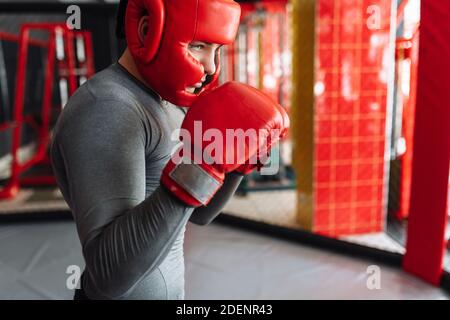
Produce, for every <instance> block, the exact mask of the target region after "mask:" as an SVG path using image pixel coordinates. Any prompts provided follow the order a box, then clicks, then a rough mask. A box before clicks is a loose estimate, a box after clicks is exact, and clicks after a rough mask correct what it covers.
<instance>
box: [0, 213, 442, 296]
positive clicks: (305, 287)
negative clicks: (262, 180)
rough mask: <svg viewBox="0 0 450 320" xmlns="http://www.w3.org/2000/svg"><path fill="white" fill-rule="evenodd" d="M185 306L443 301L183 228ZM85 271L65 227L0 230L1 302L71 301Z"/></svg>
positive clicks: (413, 287) (244, 235)
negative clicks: (72, 280) (72, 283)
mask: <svg viewBox="0 0 450 320" xmlns="http://www.w3.org/2000/svg"><path fill="white" fill-rule="evenodd" d="M185 257H186V299H448V298H449V296H448V295H447V294H446V293H445V292H444V291H443V290H441V289H439V288H435V287H433V286H430V285H428V284H427V283H425V282H423V281H421V280H419V279H417V278H415V277H413V276H410V275H408V274H406V273H404V272H402V271H401V270H400V269H398V268H395V267H388V266H383V265H379V267H380V268H381V288H380V289H378V290H377V289H374V290H369V289H368V288H367V279H368V273H367V268H368V266H370V265H371V264H372V263H371V262H370V261H367V260H363V259H356V258H351V257H349V256H345V255H339V254H335V253H332V252H329V251H322V250H318V249H316V248H311V247H306V246H302V245H299V244H294V243H290V242H287V241H283V240H279V239H274V238H271V237H268V236H264V235H259V234H254V233H251V232H248V231H244V230H240V229H235V228H232V227H228V226H224V225H220V224H215V223H213V224H211V225H209V226H206V227H200V226H196V225H192V224H189V225H188V229H187V231H186V241H185ZM70 265H78V266H80V267H83V259H82V256H81V248H80V245H79V242H78V238H77V234H76V231H75V225H74V223H73V222H71V221H51V222H49V221H45V222H44V221H43V222H26V223H25V222H24V223H2V224H0V299H72V296H73V291H72V290H69V289H67V287H66V280H67V277H68V276H69V275H68V274H67V273H66V270H67V268H68V266H70Z"/></svg>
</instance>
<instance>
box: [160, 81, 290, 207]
mask: <svg viewBox="0 0 450 320" xmlns="http://www.w3.org/2000/svg"><path fill="white" fill-rule="evenodd" d="M288 127H289V118H288V116H287V114H286V112H285V111H284V110H283V108H282V107H280V106H279V105H278V104H277V103H276V102H274V101H273V100H272V99H271V98H270V97H269V96H267V95H266V94H264V93H262V92H261V91H259V90H257V89H255V88H253V87H251V86H248V85H245V84H241V83H237V82H228V83H225V84H224V85H222V86H220V87H218V88H215V89H213V90H211V91H209V92H207V93H205V94H203V95H200V96H199V97H198V99H197V100H196V101H195V102H194V104H193V105H192V106H191V107H190V108H189V109H188V112H187V114H186V117H185V119H184V121H183V124H182V125H181V130H182V131H181V134H180V139H181V140H182V142H183V146H182V147H181V148H180V150H178V151H177V152H176V153H175V154H174V155H173V156H172V157H171V159H170V160H169V162H168V163H167V165H166V167H165V168H164V170H163V173H162V176H161V183H162V184H163V185H164V186H165V187H166V188H167V189H168V190H170V192H172V193H173V194H174V195H175V196H176V197H177V198H178V199H180V200H181V201H183V202H184V203H186V204H187V205H190V206H195V207H197V206H200V205H207V204H208V202H209V201H210V200H211V198H212V197H213V196H214V194H215V193H216V192H217V190H218V189H219V188H220V187H221V186H222V184H223V181H224V178H225V174H227V173H229V172H232V171H237V172H240V173H243V174H245V173H247V172H248V170H253V168H254V167H256V166H257V165H258V161H259V159H258V155H262V154H267V152H268V151H269V150H270V148H271V146H273V145H274V144H275V143H277V142H278V141H279V139H281V138H282V137H283V136H284V135H285V134H286V132H287V129H288ZM236 137H237V138H236ZM239 137H241V138H239ZM242 137H243V138H242ZM181 155H182V156H183V157H181Z"/></svg>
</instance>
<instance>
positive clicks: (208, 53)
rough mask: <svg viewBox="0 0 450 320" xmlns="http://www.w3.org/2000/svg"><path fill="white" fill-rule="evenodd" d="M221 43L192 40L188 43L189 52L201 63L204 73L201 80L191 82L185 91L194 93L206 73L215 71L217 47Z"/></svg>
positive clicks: (202, 81)
mask: <svg viewBox="0 0 450 320" xmlns="http://www.w3.org/2000/svg"><path fill="white" fill-rule="evenodd" d="M221 46H222V45H220V44H217V43H207V42H202V41H193V42H191V43H189V46H188V51H189V53H190V54H191V55H192V56H193V57H194V58H195V59H196V60H197V61H198V62H200V63H201V64H202V65H203V68H204V69H205V74H204V76H203V78H202V79H201V82H198V83H196V84H193V86H192V87H187V88H186V91H187V92H190V93H194V92H195V91H196V90H197V91H199V89H200V88H201V87H202V85H203V83H204V82H205V80H206V76H207V75H213V74H214V73H215V72H216V61H217V60H216V55H217V54H219V49H220V47H221Z"/></svg>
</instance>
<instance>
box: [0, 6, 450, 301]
mask: <svg viewBox="0 0 450 320" xmlns="http://www.w3.org/2000/svg"><path fill="white" fill-rule="evenodd" d="M237 2H239V3H240V5H241V8H242V16H241V25H240V28H239V32H238V35H237V37H236V40H235V42H234V44H233V45H230V46H228V47H225V48H224V49H223V50H221V55H222V56H221V63H222V73H221V76H220V82H222V83H223V82H225V81H229V80H237V81H240V82H244V83H248V84H250V85H252V86H254V87H257V88H259V89H261V90H263V91H265V92H266V93H268V94H269V95H271V96H272V97H273V98H274V99H275V100H277V101H278V102H279V103H280V105H282V106H283V107H284V108H286V110H287V111H288V113H289V114H290V117H291V123H292V125H291V130H290V133H289V136H288V138H287V139H286V140H285V141H283V142H282V143H281V144H280V145H279V146H277V149H276V150H275V151H276V152H274V153H278V152H279V154H281V157H280V158H278V157H275V156H274V157H273V158H272V159H271V160H272V161H277V162H279V163H278V165H279V166H280V170H279V171H278V173H277V174H275V175H270V176H265V175H261V174H259V173H258V172H255V173H252V174H251V175H250V176H248V177H246V178H245V180H244V181H243V182H242V184H241V185H240V187H239V189H238V191H237V193H236V195H235V196H234V198H233V199H232V200H231V201H230V202H229V203H228V205H227V206H226V207H225V209H224V211H223V213H222V214H221V216H220V217H219V218H218V219H217V221H216V222H214V223H213V224H212V225H211V226H208V227H198V226H193V225H190V226H189V229H188V233H187V238H186V244H185V247H186V259H187V269H186V272H187V274H186V277H187V278H186V279H187V280H186V281H187V282H186V286H187V297H186V298H192V299H197V298H198V299H204V298H208V297H209V298H213V299H214V298H224V299H227V298H247V299H299V298H306V299H309V298H325V299H328V298H338V299H340V298H343V299H346V298H368V299H371V298H374V299H379V298H380V299H381V298H387V299H390V298H392V299H404V298H406V299H408V298H412V299H414V298H431V299H434V298H437V299H440V298H444V299H446V298H448V296H447V293H445V291H444V290H448V288H449V283H450V282H449V279H450V278H449V274H448V272H450V253H449V249H448V248H449V245H448V239H449V236H450V231H449V230H450V229H449V227H448V224H447V223H448V188H449V186H450V184H449V174H448V164H449V149H450V147H449V137H450V135H449V133H450V132H449V127H448V125H449V119H450V114H449V111H445V107H446V108H447V109H449V108H448V105H447V104H448V102H450V101H449V100H448V97H447V94H448V93H447V92H450V90H449V91H447V90H445V88H446V87H445V85H446V84H445V81H443V80H444V79H445V78H444V77H445V75H446V74H448V73H446V71H447V70H446V69H445V68H442V69H440V68H439V66H440V64H439V63H441V64H443V65H445V63H443V62H442V61H443V60H445V59H444V58H440V60H439V61H437V60H433V59H430V58H429V57H433V56H434V55H433V52H436V55H437V56H439V55H441V56H444V57H445V54H446V53H449V54H450V52H447V51H450V50H449V49H448V48H446V46H445V45H444V46H443V47H442V46H441V44H442V43H445V39H448V36H450V34H449V33H447V31H448V30H447V29H446V28H448V22H447V25H445V19H444V18H442V16H441V15H442V12H450V11H445V10H448V9H449V8H448V6H446V5H445V4H442V7H440V6H441V5H437V4H430V7H429V8H428V7H427V8H425V10H429V11H425V12H426V13H427V14H426V15H423V14H422V13H421V9H422V10H424V6H426V5H427V4H421V2H420V0H372V1H366V0H336V1H333V0H291V1H281V0H276V1H262V0H261V1H237ZM117 8H118V1H112V0H111V1H79V2H77V1H33V2H23V1H5V0H0V239H2V240H1V242H0V299H71V297H72V295H73V290H72V289H70V288H68V287H67V285H66V279H67V277H68V275H69V274H70V272H69V271H68V268H67V267H68V266H71V265H76V266H80V267H81V268H82V266H83V259H82V255H81V248H80V245H79V242H78V238H77V235H76V230H75V225H74V222H73V221H72V217H71V214H70V211H69V210H68V207H67V205H66V204H65V202H64V200H63V199H62V196H61V194H60V193H59V191H58V189H57V187H56V185H55V181H54V178H53V174H52V170H51V167H50V161H49V157H48V146H49V141H50V138H51V133H52V127H53V125H54V124H55V121H56V119H57V117H58V115H59V113H60V112H61V110H62V108H63V107H64V105H65V103H66V102H67V99H68V97H70V96H71V95H72V94H73V92H74V91H75V90H76V88H77V87H79V86H80V85H82V84H83V83H84V82H85V81H86V80H87V79H88V78H89V77H91V76H92V75H93V74H95V73H96V72H99V71H101V70H102V69H104V68H106V67H108V66H109V65H110V64H111V63H113V62H115V61H117V59H118V58H119V57H120V55H121V53H122V51H123V50H124V48H125V46H126V43H125V42H124V41H119V40H117V39H116V37H115V33H114V32H115V20H116V12H117ZM422 17H423V19H421V18H422ZM72 27H75V28H72ZM422 30H424V31H423V32H424V35H423V37H422V38H421V37H420V35H421V32H422ZM422 52H425V53H424V55H423V56H422V55H421V54H422ZM419 56H420V57H422V58H421V59H420V64H419ZM423 57H427V58H423ZM441 74H442V75H441ZM430 96H432V97H433V98H432V99H431V98H430V99H428V97H430ZM436 101H437V102H438V104H439V106H438V105H435V103H436ZM421 108H422V109H421ZM421 110H424V111H421ZM431 110H434V111H433V113H430V112H431ZM443 110H444V111H443ZM436 119H437V120H436ZM421 120H422V121H421ZM435 120H436V121H435ZM439 128H440V129H439ZM442 133H444V134H442ZM409 223H411V225H410V228H408V225H409ZM205 260H206V261H207V262H205ZM255 262H256V263H255ZM374 264H375V265H377V266H380V268H381V270H382V279H383V281H384V282H383V287H382V289H381V290H370V289H368V287H367V283H366V280H367V277H368V276H370V273H369V274H368V273H367V267H368V266H370V265H374ZM238 265H239V267H238ZM312 279H314V280H312ZM205 283H209V284H210V286H206V285H205ZM280 287H283V288H285V290H283V291H282V290H280ZM439 287H442V288H439ZM217 288H220V289H217ZM331 288H332V289H331ZM217 290H219V291H217Z"/></svg>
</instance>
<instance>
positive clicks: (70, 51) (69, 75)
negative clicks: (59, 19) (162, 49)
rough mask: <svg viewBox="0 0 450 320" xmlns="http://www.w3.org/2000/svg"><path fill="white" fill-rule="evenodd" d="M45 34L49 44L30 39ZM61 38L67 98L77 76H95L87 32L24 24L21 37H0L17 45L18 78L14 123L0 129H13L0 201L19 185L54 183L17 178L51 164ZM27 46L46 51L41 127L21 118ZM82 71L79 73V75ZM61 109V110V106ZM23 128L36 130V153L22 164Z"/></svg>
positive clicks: (61, 73) (51, 179) (61, 72)
mask: <svg viewBox="0 0 450 320" xmlns="http://www.w3.org/2000/svg"><path fill="white" fill-rule="evenodd" d="M35 30H39V31H46V32H48V33H49V40H48V41H46V42H43V41H36V40H33V39H31V38H30V33H31V31H35ZM58 36H59V37H62V41H63V49H64V57H63V58H62V59H59V60H58V61H57V64H56V66H57V68H58V70H59V72H58V75H59V78H60V80H61V79H65V80H66V81H67V83H68V91H69V92H68V95H69V96H70V95H72V94H73V93H74V92H75V90H76V88H77V86H78V85H77V76H84V77H86V78H89V77H90V76H92V75H93V74H94V67H93V58H92V57H93V50H92V39H91V35H90V32H86V31H81V32H80V31H72V30H69V29H68V28H67V27H66V25H65V24H59V23H27V24H23V25H22V26H21V28H20V36H19V37H16V36H9V37H7V36H5V34H4V33H2V38H5V37H6V38H7V39H8V40H13V41H14V40H18V41H19V51H18V62H17V69H16V70H17V74H16V88H15V89H16V91H15V99H14V106H13V120H12V121H11V122H9V123H5V124H2V125H0V131H4V130H6V129H8V128H11V127H12V128H13V133H12V145H11V155H12V162H11V177H10V178H9V181H8V183H7V184H6V185H5V186H4V188H3V189H0V199H5V198H13V197H14V196H15V195H16V194H17V193H18V192H19V189H20V185H24V184H38V185H51V184H54V183H55V179H54V177H53V176H35V177H26V178H21V177H20V175H21V174H22V173H23V172H25V171H26V170H28V169H29V168H31V167H32V166H34V165H36V164H38V163H44V164H50V159H49V157H48V154H47V147H48V145H49V142H50V131H51V128H50V125H51V124H50V116H51V109H52V93H53V90H54V88H53V84H54V83H53V82H54V76H55V73H54V72H55V62H56V61H55V59H57V57H56V50H57V42H56V38H57V37H58ZM75 36H81V37H83V40H84V45H85V50H86V53H85V56H86V61H84V62H82V63H80V65H81V66H82V68H81V69H76V61H75V55H74V47H73V40H74V37H75ZM30 45H40V46H44V47H46V48H47V58H46V62H47V63H46V69H45V78H44V92H43V102H42V108H41V118H42V123H41V124H39V125H38V124H37V123H35V122H34V119H33V117H32V116H24V114H23V112H24V95H25V83H26V81H25V80H26V70H27V62H28V48H29V46H30ZM80 70H81V71H80ZM61 107H62V106H61ZM24 124H29V125H31V126H32V127H33V128H35V130H36V133H37V134H36V136H37V139H36V140H37V150H36V152H35V154H34V155H33V156H32V157H31V158H30V159H28V160H27V161H25V162H24V163H20V161H19V158H18V150H19V148H20V143H21V137H22V134H21V129H22V126H23V125H24Z"/></svg>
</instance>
